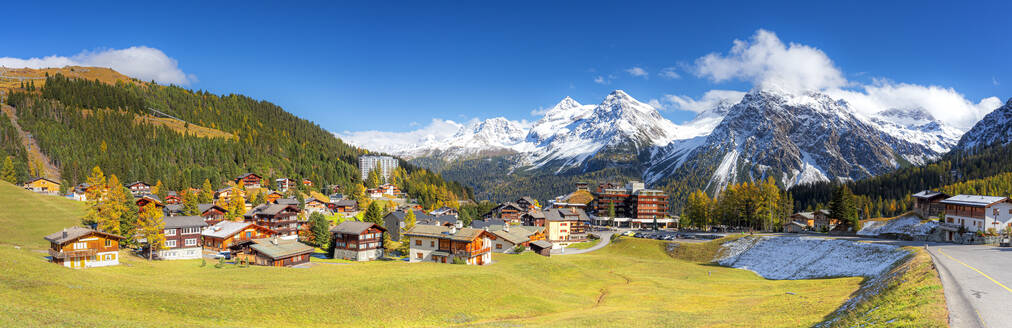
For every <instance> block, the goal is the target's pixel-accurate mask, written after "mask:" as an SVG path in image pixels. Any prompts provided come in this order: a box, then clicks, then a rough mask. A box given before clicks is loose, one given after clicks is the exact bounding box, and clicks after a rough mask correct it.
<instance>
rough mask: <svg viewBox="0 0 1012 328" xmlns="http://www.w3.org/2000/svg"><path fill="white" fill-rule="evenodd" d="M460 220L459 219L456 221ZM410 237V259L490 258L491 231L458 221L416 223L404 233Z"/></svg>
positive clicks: (470, 260) (483, 260)
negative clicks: (456, 222) (432, 223)
mask: <svg viewBox="0 0 1012 328" xmlns="http://www.w3.org/2000/svg"><path fill="white" fill-rule="evenodd" d="M458 222H459V221H458ZM404 235H405V236H407V237H408V238H410V241H409V242H410V243H411V250H410V252H409V254H408V255H409V256H410V261H411V262H436V263H453V262H454V261H459V262H463V263H465V264H472V265H484V264H487V263H491V262H492V240H493V239H496V236H495V235H493V234H492V233H490V232H488V231H485V230H482V229H473V228H461V227H460V225H459V224H458V225H454V226H449V227H447V226H442V225H421V224H420V225H416V226H415V227H414V228H411V230H408V231H407V232H405V233H404Z"/></svg>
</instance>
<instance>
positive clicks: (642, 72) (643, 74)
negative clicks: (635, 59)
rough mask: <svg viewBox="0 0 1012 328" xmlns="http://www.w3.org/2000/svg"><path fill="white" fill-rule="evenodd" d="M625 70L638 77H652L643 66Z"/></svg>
mask: <svg viewBox="0 0 1012 328" xmlns="http://www.w3.org/2000/svg"><path fill="white" fill-rule="evenodd" d="M625 72H626V73H629V75H632V76H636V77H642V78H644V79H645V78H649V77H650V74H649V73H647V71H646V70H645V69H643V68H641V67H633V68H629V69H626V70H625Z"/></svg>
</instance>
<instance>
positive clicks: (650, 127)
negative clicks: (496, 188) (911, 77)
mask: <svg viewBox="0 0 1012 328" xmlns="http://www.w3.org/2000/svg"><path fill="white" fill-rule="evenodd" d="M676 130H678V126H676V125H675V124H674V123H672V122H671V121H669V120H667V119H665V118H663V117H661V114H660V113H658V112H657V109H655V108H653V107H651V106H650V105H647V104H645V103H642V102H640V101H638V100H636V99H635V98H633V97H631V96H629V95H628V94H626V93H625V92H624V91H622V90H615V91H613V92H612V93H610V94H608V96H607V97H605V98H604V101H603V102H601V104H599V105H597V106H583V105H579V103H577V102H576V101H573V100H572V99H570V98H566V99H563V101H562V102H560V103H559V105H556V106H555V107H554V108H553V109H552V110H550V111H548V112H547V113H546V114H545V117H544V118H543V119H542V120H540V121H538V122H537V123H536V124H535V125H534V127H533V128H532V129H531V133H530V134H528V136H527V142H529V143H531V144H532V145H533V146H534V147H533V150H532V151H531V152H529V153H527V154H526V156H525V157H524V158H523V159H522V161H521V164H522V165H523V166H526V165H529V166H530V167H531V168H543V167H551V168H552V169H553V170H554V171H555V172H561V171H564V170H568V169H573V168H579V170H580V171H587V170H591V169H595V168H600V166H602V165H603V166H610V165H616V164H618V165H624V164H633V162H635V158H636V157H638V155H639V154H640V153H641V152H644V151H647V150H648V149H650V148H652V147H659V146H664V145H667V144H668V143H670V142H671V141H672V140H674V138H675V135H676Z"/></svg>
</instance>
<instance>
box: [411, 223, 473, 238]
mask: <svg viewBox="0 0 1012 328" xmlns="http://www.w3.org/2000/svg"><path fill="white" fill-rule="evenodd" d="M483 233H488V232H487V231H485V230H482V229H474V228H462V229H457V233H455V234H452V235H451V234H450V227H444V226H441V225H421V224H419V225H415V226H414V227H413V228H411V230H408V231H407V232H405V233H404V235H405V236H417V237H430V238H441V239H452V240H457V241H467V242H469V241H472V240H474V239H476V238H478V236H481V234H483Z"/></svg>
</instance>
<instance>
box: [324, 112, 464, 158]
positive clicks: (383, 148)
mask: <svg viewBox="0 0 1012 328" xmlns="http://www.w3.org/2000/svg"><path fill="white" fill-rule="evenodd" d="M462 127H464V124H461V123H457V122H454V121H451V120H444V119H438V118H434V119H432V121H431V122H429V124H428V125H426V126H423V127H421V128H419V129H416V130H412V131H406V132H388V131H377V130H369V131H344V132H343V133H335V134H334V135H336V136H337V137H338V138H341V139H342V140H344V141H345V142H347V143H349V144H352V145H355V146H358V147H361V148H365V149H368V150H371V151H378V152H391V151H395V150H401V149H406V148H409V147H413V146H418V145H421V144H423V143H425V142H426V141H430V140H442V139H445V138H447V137H450V136H452V135H453V134H455V133H457V131H458V130H460V128H462Z"/></svg>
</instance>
